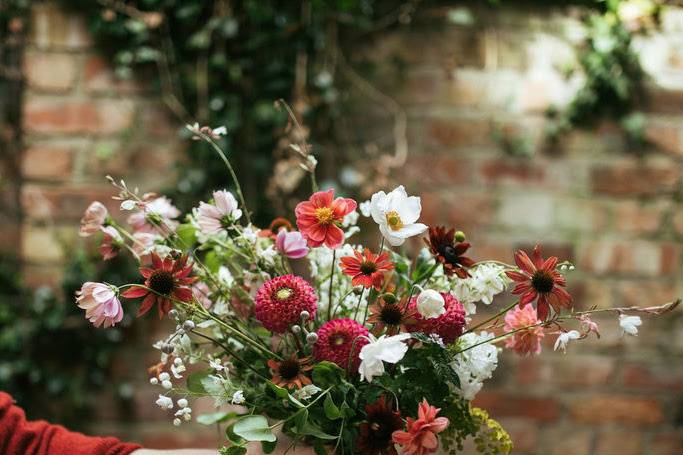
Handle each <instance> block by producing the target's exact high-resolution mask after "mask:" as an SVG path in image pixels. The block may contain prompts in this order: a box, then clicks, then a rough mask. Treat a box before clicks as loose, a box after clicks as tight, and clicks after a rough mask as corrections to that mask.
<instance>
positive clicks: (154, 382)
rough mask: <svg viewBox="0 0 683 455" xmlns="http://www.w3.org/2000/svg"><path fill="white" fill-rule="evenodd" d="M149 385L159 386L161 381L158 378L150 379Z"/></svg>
mask: <svg viewBox="0 0 683 455" xmlns="http://www.w3.org/2000/svg"><path fill="white" fill-rule="evenodd" d="M149 383H150V384H152V385H157V384H159V380H158V379H157V378H149Z"/></svg>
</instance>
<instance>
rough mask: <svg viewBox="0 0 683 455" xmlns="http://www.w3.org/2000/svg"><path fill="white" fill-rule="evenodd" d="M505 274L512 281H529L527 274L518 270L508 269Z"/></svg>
mask: <svg viewBox="0 0 683 455" xmlns="http://www.w3.org/2000/svg"><path fill="white" fill-rule="evenodd" d="M505 274H506V275H507V276H508V277H509V278H510V279H512V280H514V281H529V276H527V275H525V274H523V273H520V272H514V271H512V270H510V271H508V272H505Z"/></svg>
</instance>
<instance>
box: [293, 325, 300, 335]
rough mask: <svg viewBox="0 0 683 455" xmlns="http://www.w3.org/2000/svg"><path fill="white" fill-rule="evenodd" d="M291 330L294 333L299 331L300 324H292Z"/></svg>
mask: <svg viewBox="0 0 683 455" xmlns="http://www.w3.org/2000/svg"><path fill="white" fill-rule="evenodd" d="M292 332H294V333H301V326H300V325H296V324H295V325H293V326H292Z"/></svg>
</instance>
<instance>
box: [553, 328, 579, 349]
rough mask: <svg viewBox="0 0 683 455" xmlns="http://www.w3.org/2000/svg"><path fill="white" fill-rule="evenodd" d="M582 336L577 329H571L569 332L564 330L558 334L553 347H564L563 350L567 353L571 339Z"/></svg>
mask: <svg viewBox="0 0 683 455" xmlns="http://www.w3.org/2000/svg"><path fill="white" fill-rule="evenodd" d="M579 338H581V334H580V333H579V332H578V331H576V330H570V331H569V332H562V333H560V334H559V335H558V337H557V340H556V341H555V346H554V347H553V349H554V350H555V351H557V350H558V349H562V352H564V353H566V352H567V344H568V343H569V342H570V341H571V340H578V339H579Z"/></svg>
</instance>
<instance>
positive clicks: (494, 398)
mask: <svg viewBox="0 0 683 455" xmlns="http://www.w3.org/2000/svg"><path fill="white" fill-rule="evenodd" d="M473 404H474V405H475V406H478V407H480V408H482V409H486V410H487V411H488V412H489V414H491V416H492V417H493V418H496V419H497V418H499V417H511V416H516V417H523V418H528V419H532V420H536V421H540V422H552V421H555V420H557V419H558V418H559V415H560V405H559V403H558V402H557V401H556V400H555V399H554V398H546V397H529V396H521V395H520V393H519V391H517V392H516V393H515V394H513V395H508V394H504V393H501V392H490V391H482V392H481V393H479V395H477V398H476V399H475V400H474V403H473Z"/></svg>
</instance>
